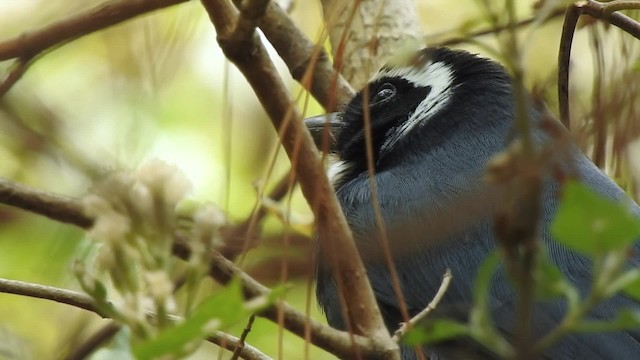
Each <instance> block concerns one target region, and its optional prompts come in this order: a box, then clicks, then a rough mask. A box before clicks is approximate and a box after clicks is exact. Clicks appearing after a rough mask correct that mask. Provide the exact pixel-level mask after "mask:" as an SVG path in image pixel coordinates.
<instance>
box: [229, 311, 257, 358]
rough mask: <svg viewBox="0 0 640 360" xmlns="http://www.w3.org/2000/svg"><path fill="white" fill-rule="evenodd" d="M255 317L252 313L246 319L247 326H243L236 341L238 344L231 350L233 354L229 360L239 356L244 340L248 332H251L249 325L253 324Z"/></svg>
mask: <svg viewBox="0 0 640 360" xmlns="http://www.w3.org/2000/svg"><path fill="white" fill-rule="evenodd" d="M255 319H256V316H255V315H253V314H252V315H251V316H249V321H247V326H245V327H244V330H242V334H240V339H239V341H238V344H237V345H236V348H235V350H233V355H232V356H231V360H237V359H238V356H240V353H241V352H242V349H243V348H244V342H245V341H246V340H247V336H249V332H251V327H252V326H253V322H254V321H255Z"/></svg>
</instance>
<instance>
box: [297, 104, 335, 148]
mask: <svg viewBox="0 0 640 360" xmlns="http://www.w3.org/2000/svg"><path fill="white" fill-rule="evenodd" d="M338 114H339V113H337V112H334V113H329V114H324V115H317V116H312V117H310V118H306V119H304V124H305V125H306V126H307V128H308V129H309V132H310V133H311V136H312V137H313V141H314V142H315V143H316V146H317V147H318V149H320V150H321V151H325V150H327V149H328V152H334V151H335V150H336V149H335V134H336V132H337V131H338V130H340V129H341V128H342V127H343V126H344V124H343V123H342V121H340V118H339V116H338Z"/></svg>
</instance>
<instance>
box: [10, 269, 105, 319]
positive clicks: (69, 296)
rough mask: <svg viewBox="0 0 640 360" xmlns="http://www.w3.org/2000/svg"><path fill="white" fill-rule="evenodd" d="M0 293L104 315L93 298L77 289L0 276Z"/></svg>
mask: <svg viewBox="0 0 640 360" xmlns="http://www.w3.org/2000/svg"><path fill="white" fill-rule="evenodd" d="M0 293H7V294H15V295H22V296H28V297H33V298H38V299H45V300H51V301H55V302H58V303H61V304H67V305H71V306H73V307H77V308H80V309H84V310H88V311H91V312H94V313H96V314H98V315H100V316H102V317H104V315H103V314H101V313H100V311H99V310H98V308H97V307H96V306H95V304H94V302H93V299H92V298H91V297H90V296H89V295H86V294H83V293H79V292H77V291H71V290H65V289H59V288H55V287H51V286H45V285H37V284H30V283H26V282H22V281H16V280H8V279H2V278H0Z"/></svg>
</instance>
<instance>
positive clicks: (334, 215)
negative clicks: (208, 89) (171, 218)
mask: <svg viewBox="0 0 640 360" xmlns="http://www.w3.org/2000/svg"><path fill="white" fill-rule="evenodd" d="M202 3H203V5H204V7H205V9H206V10H207V12H208V13H209V17H210V18H211V20H212V22H213V24H214V26H215V28H216V33H217V38H218V43H219V44H220V47H221V48H222V50H223V52H224V53H225V55H226V56H227V58H228V59H229V60H231V61H232V62H233V63H234V64H235V65H236V66H237V67H238V69H239V70H240V71H241V72H242V73H243V74H244V76H245V78H246V79H247V81H248V82H249V83H250V84H251V86H252V88H253V89H254V91H255V93H256V95H257V97H258V99H259V100H260V103H261V104H262V106H263V108H264V109H265V110H266V112H267V114H269V117H270V118H271V121H272V123H273V125H274V127H275V128H276V129H278V131H279V134H280V136H281V138H280V141H281V143H282V145H283V147H284V148H285V151H286V152H287V155H288V156H289V158H290V159H291V162H292V164H294V170H295V172H296V177H297V178H298V181H299V183H300V188H301V190H302V193H303V195H304V196H305V198H306V200H307V202H308V203H309V205H310V207H311V209H312V210H313V212H314V215H315V218H316V225H317V229H318V233H319V237H320V243H321V246H323V247H324V248H325V249H327V250H329V251H327V253H329V254H332V255H333V259H332V260H334V263H333V264H332V265H333V266H332V270H333V273H334V276H335V277H340V278H341V280H342V281H343V284H344V285H345V286H346V288H348V289H350V290H351V291H348V292H345V293H344V294H343V295H344V297H345V299H346V300H347V303H349V304H351V305H352V306H351V308H349V309H348V310H349V314H348V315H349V316H348V318H347V320H348V321H349V320H350V322H351V323H352V324H353V325H354V326H353V329H354V332H355V333H356V334H360V335H364V336H366V337H367V338H368V339H372V340H374V342H375V344H376V345H378V346H377V347H378V349H379V352H377V354H378V355H380V354H385V355H387V356H391V357H393V356H399V352H398V351H397V350H398V346H397V344H396V343H395V342H393V340H392V339H391V337H390V335H389V333H388V331H387V329H386V327H385V325H384V322H383V321H382V317H381V315H380V312H379V310H378V306H377V303H376V301H375V297H374V295H373V290H372V289H371V285H370V284H369V282H368V281H367V278H366V272H365V269H364V265H363V264H362V261H361V259H360V257H359V255H358V251H357V249H356V246H355V243H354V241H353V238H352V237H351V232H350V230H349V228H348V226H347V223H346V220H345V218H344V215H343V214H342V211H341V210H340V206H339V204H338V201H337V199H336V197H335V194H334V193H333V191H332V190H331V186H330V185H329V181H328V179H327V177H326V174H325V173H324V167H323V164H322V162H321V160H320V154H319V153H318V151H317V149H316V147H315V144H314V142H313V140H312V138H311V135H310V134H309V132H308V131H307V130H306V129H305V127H304V124H303V123H302V119H301V116H300V114H299V113H298V111H297V109H296V108H295V106H294V104H293V103H292V101H291V99H290V97H289V94H288V92H287V90H286V88H285V87H284V85H283V84H282V81H281V79H280V77H279V76H278V73H277V71H276V69H275V67H274V65H273V63H272V62H271V60H270V59H269V56H268V54H267V52H266V49H265V48H264V46H263V45H262V44H261V43H260V39H259V37H258V35H257V34H256V33H255V32H254V33H252V34H251V36H250V37H249V38H246V39H237V38H233V37H232V34H233V31H234V29H235V27H236V24H237V21H238V10H237V9H235V7H233V5H232V4H231V3H230V2H229V1H226V0H202ZM331 249H340V251H330V250H331ZM285 322H286V320H285ZM362 350H366V349H362ZM375 353H376V352H374V354H375Z"/></svg>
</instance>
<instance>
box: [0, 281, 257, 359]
mask: <svg viewBox="0 0 640 360" xmlns="http://www.w3.org/2000/svg"><path fill="white" fill-rule="evenodd" d="M0 293H7V294H16V295H22V296H28V297H34V298H38V299H44V300H51V301H55V302H58V303H63V304H67V305H71V306H73V307H77V308H80V309H83V310H88V311H91V312H93V313H95V314H97V315H99V316H101V317H105V316H104V314H102V313H101V312H100V311H99V310H98V308H97V307H96V306H95V304H94V301H93V299H92V298H91V297H90V296H89V295H86V294H83V293H79V292H76V291H71V290H66V289H60V288H55V287H52V286H44V285H38V284H32V283H27V282H23V281H16V280H8V279H2V278H0ZM172 319H173V320H175V321H178V320H180V317H178V316H172ZM116 325H117V324H116ZM118 329H119V326H118V328H115V329H114V327H113V326H109V327H107V328H106V329H103V330H102V331H103V332H105V333H106V335H109V334H111V335H113V334H115V332H117V331H118ZM101 336H105V334H101ZM207 341H209V342H211V343H214V344H216V345H219V346H221V347H223V348H225V349H227V350H230V351H234V350H235V348H236V347H237V346H238V344H239V343H240V340H239V339H238V338H236V337H235V336H231V335H229V334H227V333H224V332H222V331H214V332H213V333H212V335H210V336H208V337H207ZM240 357H242V358H243V359H249V360H268V359H270V358H269V357H268V356H266V355H264V354H263V353H262V352H261V351H259V350H258V349H256V348H254V347H252V346H251V345H248V344H244V347H243V349H242V350H240ZM68 358H69V357H68Z"/></svg>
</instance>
